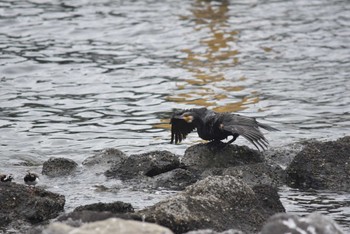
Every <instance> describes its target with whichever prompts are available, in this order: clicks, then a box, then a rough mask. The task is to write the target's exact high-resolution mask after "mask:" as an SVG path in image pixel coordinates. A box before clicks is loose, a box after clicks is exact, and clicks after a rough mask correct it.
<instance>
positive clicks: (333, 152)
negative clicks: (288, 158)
mask: <svg viewBox="0 0 350 234" xmlns="http://www.w3.org/2000/svg"><path fill="white" fill-rule="evenodd" d="M349 178H350V137H344V138H341V139H338V140H337V141H329V142H316V141H315V142H309V143H307V144H306V146H305V147H304V149H303V150H302V151H301V152H300V153H299V154H297V155H296V156H295V158H294V160H293V162H292V163H291V164H290V165H289V167H288V168H287V183H288V185H289V186H291V187H297V188H313V189H332V190H344V191H350V179H349Z"/></svg>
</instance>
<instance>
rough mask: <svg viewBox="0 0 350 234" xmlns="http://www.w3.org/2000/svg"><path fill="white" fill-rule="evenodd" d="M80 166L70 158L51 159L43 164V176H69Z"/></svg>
mask: <svg viewBox="0 0 350 234" xmlns="http://www.w3.org/2000/svg"><path fill="white" fill-rule="evenodd" d="M77 166H78V164H77V163H76V162H74V161H73V160H71V159H68V158H49V160H47V161H46V162H44V164H43V169H42V172H41V173H42V174H43V175H47V176H51V177H56V176H67V175H70V174H72V173H73V172H74V171H75V170H76V168H77Z"/></svg>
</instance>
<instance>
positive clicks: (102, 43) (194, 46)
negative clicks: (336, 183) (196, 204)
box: [0, 0, 350, 230]
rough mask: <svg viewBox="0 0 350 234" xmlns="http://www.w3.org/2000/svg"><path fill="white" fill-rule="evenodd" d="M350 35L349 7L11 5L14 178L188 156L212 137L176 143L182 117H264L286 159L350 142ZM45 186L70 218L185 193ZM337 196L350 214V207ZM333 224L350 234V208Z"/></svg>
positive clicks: (8, 127) (5, 80)
mask: <svg viewBox="0 0 350 234" xmlns="http://www.w3.org/2000/svg"><path fill="white" fill-rule="evenodd" d="M349 26H350V3H349V1H347V0H343V1H326V0H314V1H302V0H295V1H225V0H222V1H204V0H191V1H171V0H164V1H155V0H153V1H152V0H140V1H121V0H99V1H93V0H74V1H73V0H72V1H49V0H46V1H45V0H31V1H25V0H23V1H12V0H9V1H3V0H2V1H0V51H1V53H0V84H1V86H0V110H1V111H0V132H1V134H0V147H1V148H0V149H1V150H0V171H1V172H5V173H10V172H12V173H13V174H14V175H15V176H16V178H19V179H18V180H17V181H21V179H20V178H21V177H22V175H23V173H24V172H25V170H27V169H28V168H30V169H32V170H34V171H37V172H40V165H42V163H43V162H44V161H45V160H47V159H48V158H49V157H61V156H62V157H68V158H71V159H73V160H75V161H77V162H81V161H83V160H84V159H85V158H87V157H88V156H91V155H92V154H94V152H95V151H98V150H102V149H105V148H111V147H114V148H118V149H120V150H122V151H124V152H126V153H127V154H132V153H142V152H147V151H151V150H159V149H162V150H163V149H164V150H169V151H171V152H174V153H177V154H183V152H184V150H185V149H186V148H187V147H188V146H190V145H192V144H194V143H196V142H198V137H197V136H196V134H192V135H190V137H189V138H188V139H187V140H186V141H185V142H183V143H182V144H180V145H170V144H169V139H170V134H169V125H168V121H169V116H170V114H171V112H172V109H173V108H192V107H198V106H206V107H208V108H210V109H213V110H216V111H232V112H237V113H240V114H244V115H248V116H254V117H258V118H259V119H260V120H261V122H264V123H268V124H270V125H272V126H274V127H277V128H279V129H281V130H282V131H280V132H273V133H268V134H267V138H268V139H269V141H270V144H271V146H272V147H279V146H283V145H286V144H289V143H293V142H298V141H300V140H304V139H310V138H316V139H319V140H334V139H337V138H339V137H342V136H345V135H348V134H349V129H350V128H349V127H350V92H349V90H350V81H349V77H350V27H349ZM237 143H238V144H248V143H247V142H246V141H244V140H241V139H240V140H237ZM248 145H249V144H248ZM249 146H251V145H249ZM251 147H252V146H251ZM45 182H46V183H45ZM42 184H43V186H46V187H47V188H48V189H49V190H51V191H55V192H59V193H62V194H64V195H66V197H67V206H66V209H67V210H70V209H72V208H74V207H76V206H77V205H81V204H87V203H92V202H96V201H114V200H116V199H118V200H124V201H127V202H131V203H132V204H133V205H135V207H136V208H142V207H144V206H147V205H151V204H154V203H155V202H157V201H159V200H161V199H164V197H165V196H167V195H169V194H173V192H172V191H143V190H142V191H139V190H137V189H136V190H135V189H133V188H125V186H124V185H123V183H122V182H120V181H107V180H106V179H105V178H104V177H103V176H96V177H95V176H94V175H90V176H89V174H88V173H87V172H84V170H83V169H82V172H81V174H79V175H77V176H76V177H74V178H68V179H67V181H60V180H59V179H49V178H43V181H42ZM100 184H102V185H104V186H107V187H109V188H110V189H111V190H110V191H107V192H101V191H99V190H98V189H96V185H100ZM281 194H282V197H283V199H284V200H283V201H284V204H285V205H286V207H287V210H289V211H291V212H296V213H304V212H307V211H309V210H318V207H319V205H318V204H319V203H317V202H314V200H315V199H313V198H312V197H311V198H310V199H309V200H308V199H306V200H307V201H308V202H307V204H305V202H304V201H305V200H304V195H305V194H303V193H302V192H295V191H292V192H291V190H288V189H282V192H281ZM322 194H323V195H324V196H326V197H327V196H328V195H329V194H328V193H322V192H320V193H318V195H319V196H323V195H322ZM296 197H297V198H298V199H295V198H296ZM331 197H334V200H333V202H334V203H336V204H339V207H346V206H347V207H348V206H349V204H348V203H346V202H347V201H348V200H349V198H350V195H349V194H343V193H341V194H340V193H339V194H337V193H332V195H331ZM316 200H317V199H316ZM325 200H327V198H325ZM288 201H293V202H290V203H288ZM294 201H296V202H294ZM322 212H326V213H328V214H329V215H331V216H332V217H334V218H335V219H336V220H337V221H339V222H340V223H342V224H343V226H344V227H347V228H348V230H350V228H349V226H350V218H349V213H350V212H349V209H345V208H344V209H342V208H339V209H336V210H334V209H328V208H324V209H322Z"/></svg>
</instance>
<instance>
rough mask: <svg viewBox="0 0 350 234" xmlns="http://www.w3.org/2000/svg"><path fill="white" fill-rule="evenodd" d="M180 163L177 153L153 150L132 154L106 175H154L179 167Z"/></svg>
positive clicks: (123, 176) (129, 177)
mask: <svg viewBox="0 0 350 234" xmlns="http://www.w3.org/2000/svg"><path fill="white" fill-rule="evenodd" d="M179 165H180V160H179V157H178V156H176V155H175V154H173V153H170V152H169V151H152V152H149V153H144V154H134V155H130V156H129V157H128V158H126V159H125V160H122V161H121V162H120V163H115V164H113V165H112V167H111V168H110V170H107V171H106V173H105V175H106V176H108V177H119V178H121V179H132V178H135V177H139V176H148V177H153V176H156V175H159V174H161V173H164V172H167V171H171V170H173V169H175V168H178V167H179Z"/></svg>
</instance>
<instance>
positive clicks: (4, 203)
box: [0, 183, 65, 228]
mask: <svg viewBox="0 0 350 234" xmlns="http://www.w3.org/2000/svg"><path fill="white" fill-rule="evenodd" d="M0 201H1V205H0V214H1V221H0V225H1V226H0V228H1V227H5V226H7V225H9V224H10V223H11V222H21V221H24V222H27V223H30V224H36V223H40V222H43V221H46V220H49V219H53V218H55V217H57V216H58V215H59V213H60V212H62V211H63V207H64V204H65V198H64V196H63V195H59V194H56V193H52V192H48V191H45V190H43V189H40V188H31V187H29V186H25V185H22V184H16V183H0ZM15 226H16V225H15Z"/></svg>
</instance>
